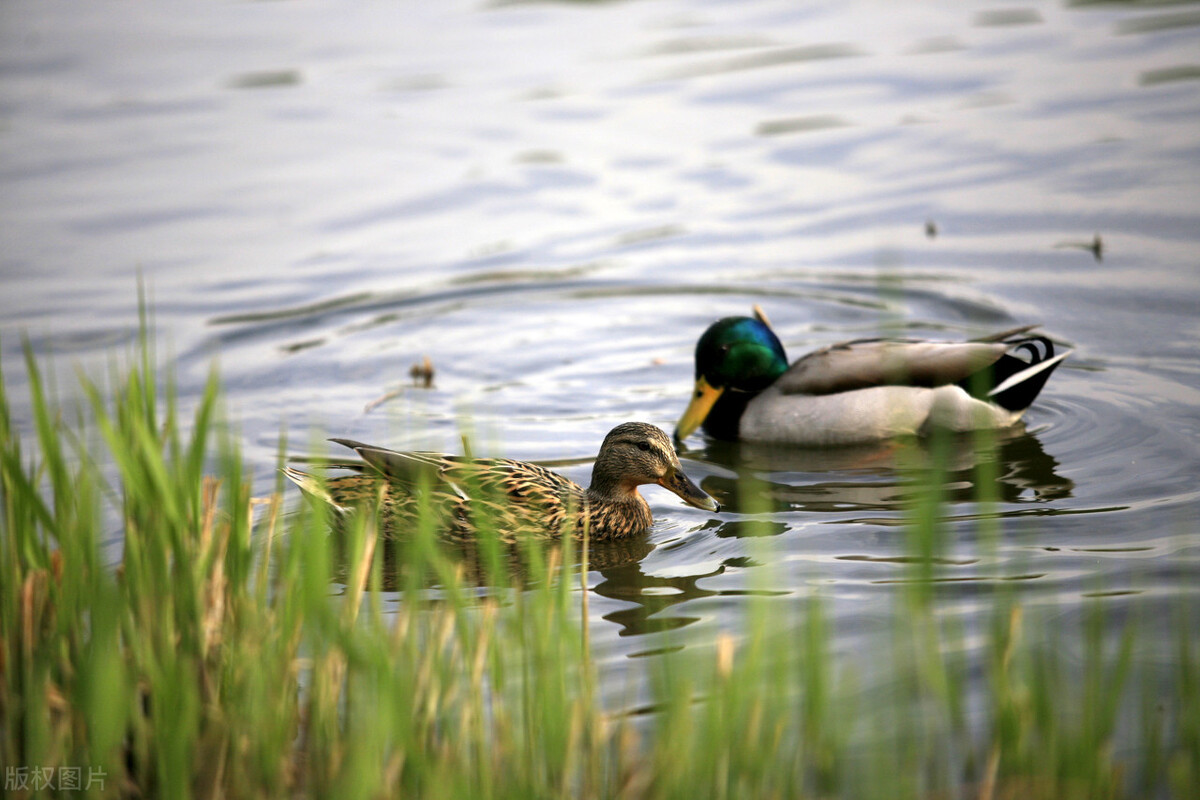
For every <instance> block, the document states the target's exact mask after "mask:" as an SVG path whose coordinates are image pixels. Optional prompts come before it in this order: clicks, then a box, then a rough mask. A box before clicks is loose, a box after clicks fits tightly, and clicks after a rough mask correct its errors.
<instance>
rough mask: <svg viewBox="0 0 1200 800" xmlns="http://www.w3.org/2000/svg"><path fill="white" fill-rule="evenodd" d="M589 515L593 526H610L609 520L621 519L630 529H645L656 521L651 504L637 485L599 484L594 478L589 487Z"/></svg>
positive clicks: (587, 493)
mask: <svg viewBox="0 0 1200 800" xmlns="http://www.w3.org/2000/svg"><path fill="white" fill-rule="evenodd" d="M586 495H587V503H588V517H589V518H590V519H591V520H592V526H593V528H595V527H597V526H599V527H609V525H610V524H611V523H610V522H609V520H611V519H613V518H614V517H615V518H618V519H621V520H623V522H624V525H622V526H621V527H627V528H628V529H629V530H631V531H634V530H639V531H640V530H645V529H646V528H649V527H650V524H651V523H652V522H654V516H653V515H652V514H651V513H650V505H649V504H648V503H647V502H646V498H644V497H642V495H641V493H640V492H639V491H638V490H637V487H636V486H633V487H628V488H627V487H623V486H620V485H619V484H611V483H605V482H601V483H600V485H597V482H596V480H595V479H594V478H593V480H592V485H591V486H589V487H588V488H587V492H586Z"/></svg>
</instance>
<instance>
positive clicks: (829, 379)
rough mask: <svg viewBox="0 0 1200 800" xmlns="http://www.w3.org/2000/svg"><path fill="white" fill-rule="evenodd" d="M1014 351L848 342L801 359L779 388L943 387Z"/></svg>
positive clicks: (997, 346) (999, 346)
mask: <svg viewBox="0 0 1200 800" xmlns="http://www.w3.org/2000/svg"><path fill="white" fill-rule="evenodd" d="M1006 333H1012V332H1011V331H1009V332H1006ZM1011 347H1012V343H1009V342H1003V341H972V342H917V341H885V340H880V339H863V340H859V341H853V342H844V343H842V344H835V345H832V346H830V347H826V348H824V349H822V350H817V351H815V352H813V353H809V354H808V355H806V356H804V357H802V358H800V359H799V360H798V361H796V363H794V364H793V365H792V366H791V368H790V369H788V371H787V372H785V373H784V374H783V375H781V376H780V378H779V380H777V381H776V382H775V386H777V387H778V388H779V390H780V391H781V392H782V393H783V394H835V393H837V392H849V391H853V390H855V389H866V388H868V387H871V386H943V385H946V384H950V383H957V382H959V381H961V380H963V379H965V378H967V377H969V376H970V375H972V374H974V373H975V372H977V371H979V370H981V369H983V368H984V367H987V366H989V365H991V364H994V363H995V362H996V361H998V360H999V359H1000V357H1001V356H1003V355H1004V354H1005V353H1006V352H1007V351H1008V350H1009V349H1010V348H1011Z"/></svg>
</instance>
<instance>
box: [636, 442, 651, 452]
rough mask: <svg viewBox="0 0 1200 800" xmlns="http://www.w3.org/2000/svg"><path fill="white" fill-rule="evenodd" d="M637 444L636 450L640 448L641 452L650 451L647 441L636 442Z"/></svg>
mask: <svg viewBox="0 0 1200 800" xmlns="http://www.w3.org/2000/svg"><path fill="white" fill-rule="evenodd" d="M637 446H638V450H641V451H642V452H643V453H649V452H650V443H649V442H638V443H637Z"/></svg>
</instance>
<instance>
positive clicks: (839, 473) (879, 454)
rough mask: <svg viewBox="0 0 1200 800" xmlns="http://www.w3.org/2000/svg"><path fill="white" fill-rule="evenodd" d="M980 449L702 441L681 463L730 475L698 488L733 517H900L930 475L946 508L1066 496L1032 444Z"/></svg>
mask: <svg viewBox="0 0 1200 800" xmlns="http://www.w3.org/2000/svg"><path fill="white" fill-rule="evenodd" d="M982 442H983V445H982V446H981V439H980V435H979V434H973V433H961V434H960V433H949V432H943V433H942V434H940V435H938V436H935V437H932V438H928V439H925V438H923V439H915V438H914V439H908V440H899V441H893V442H888V443H885V444H880V445H877V446H867V447H853V448H839V449H836V450H817V449H804V448H796V447H790V446H786V445H766V444H757V443H751V442H721V441H710V442H708V444H707V446H706V447H704V448H703V449H699V450H691V451H688V452H687V455H688V457H689V458H693V459H696V460H698V461H705V462H708V463H711V464H716V465H720V466H723V467H726V468H727V469H729V470H730V471H731V472H732V473H733V474H732V475H728V476H725V475H711V476H708V477H706V478H704V479H703V481H701V486H702V488H703V489H704V490H705V491H706V492H708V493H709V494H711V495H712V496H713V497H716V498H717V499H718V500H719V501H720V502H721V505H722V507H723V508H725V509H726V510H728V511H734V512H738V511H742V512H747V511H753V512H764V511H782V512H786V511H808V512H815V513H830V512H845V511H855V510H864V511H866V510H870V511H886V510H894V511H901V510H903V508H904V507H905V504H906V503H907V502H908V499H909V497H910V495H911V492H910V491H909V486H910V484H911V482H912V480H913V479H914V478H915V477H917V476H920V475H922V474H936V471H938V470H940V473H941V477H942V496H943V497H944V498H945V500H946V502H948V503H968V502H974V501H976V500H977V499H978V498H979V497H981V496H990V497H994V498H995V499H996V500H997V501H998V502H1001V503H1012V504H1028V503H1045V502H1048V501H1051V500H1058V499H1061V498H1066V497H1070V496H1071V492H1072V490H1073V489H1074V483H1073V482H1072V481H1071V480H1070V479H1068V478H1064V477H1063V476H1061V475H1059V474H1058V473H1057V472H1056V471H1055V470H1056V468H1057V467H1058V462H1057V461H1056V460H1055V459H1054V457H1053V456H1050V455H1049V454H1047V453H1046V451H1045V450H1044V449H1043V448H1042V444H1041V442H1040V441H1039V440H1038V438H1037V437H1036V436H1034V435H1032V434H1030V433H1026V432H1025V431H1023V430H1017V429H1014V430H1008V431H997V432H988V433H986V434H985V435H984V438H983V439H982ZM989 461H990V462H994V464H995V467H996V468H995V477H996V480H995V485H994V486H993V487H990V489H991V491H984V492H981V489H982V488H983V487H981V486H980V485H979V483H978V482H979V473H978V469H977V468H978V467H979V466H980V465H981V464H983V463H986V462H989ZM1001 513H1003V512H1001ZM734 535H736V534H734Z"/></svg>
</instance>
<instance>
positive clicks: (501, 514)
mask: <svg viewBox="0 0 1200 800" xmlns="http://www.w3.org/2000/svg"><path fill="white" fill-rule="evenodd" d="M331 441H334V442H337V443H338V444H342V445H345V446H346V447H349V448H351V449H352V450H354V451H355V452H356V453H358V454H359V455H360V456H361V457H362V459H363V461H364V462H365V463H358V462H356V463H354V464H337V465H333V466H337V467H339V468H344V469H352V470H354V471H355V474H353V475H347V476H343V477H337V478H330V479H328V480H326V481H320V480H317V479H316V478H314V477H313V476H312V475H309V474H307V473H304V472H301V471H299V470H296V469H292V468H291V467H286V468H284V470H283V472H284V474H285V475H287V476H288V477H289V478H291V479H292V480H293V481H295V482H296V484H297V485H299V487H300V488H301V489H303V490H304V491H305V492H307V493H308V494H310V495H313V496H314V497H317V498H319V499H321V500H324V501H326V502H328V503H330V504H331V505H332V506H333V507H334V508H335V509H337V510H338V511H339V512H341V513H347V512H350V511H353V510H354V509H355V508H357V507H358V506H360V505H363V504H369V503H373V502H376V501H378V503H379V508H380V526H379V529H380V532H381V534H382V535H383V536H384V537H385V538H398V537H399V536H402V535H403V534H404V533H405V532H406V531H411V530H413V529H414V528H415V526H416V525H417V524H418V523H417V519H418V514H419V513H420V511H421V510H422V507H425V506H427V509H428V511H429V512H431V513H433V514H434V515H435V518H434V519H435V526H436V528H437V529H438V530H439V531H440V532H441V533H443V534H444V535H446V536H447V537H449V538H452V539H469V538H471V537H472V536H473V535H474V533H475V530H476V528H477V527H478V526H482V525H487V526H489V527H493V528H494V529H495V530H496V532H497V533H499V534H500V536H501V538H502V539H504V540H506V541H512V540H514V539H515V538H516V535H517V533H518V532H521V531H525V532H529V533H531V534H532V535H534V536H540V537H556V536H560V535H561V534H563V533H570V534H571V535H573V536H575V537H577V538H578V537H582V536H583V534H584V531H585V529H586V530H587V532H588V535H589V536H590V537H591V538H592V539H593V540H601V539H622V538H627V537H630V536H636V535H637V534H639V533H642V532H643V531H645V530H646V529H647V528H649V527H650V523H651V522H653V518H652V517H651V515H650V506H649V505H647V504H646V500H645V498H643V497H642V496H641V495H640V494H638V490H637V487H638V486H641V485H642V484H647V483H657V484H658V485H659V486H662V487H663V488H664V489H667V490H668V491H671V492H674V493H675V494H677V495H679V497H680V498H682V499H683V501H684V502H685V503H687V504H688V505H691V506H695V507H696V508H701V509H704V510H705V511H719V510H720V505H719V504H718V503H717V501H716V500H714V499H712V498H711V497H709V496H708V495H707V494H705V493H704V492H703V491H702V490H701V489H700V488H699V487H698V486H696V484H694V483H692V481H691V480H690V479H689V478H688V476H687V475H685V474H684V473H683V468H682V467H681V466H680V465H679V459H678V458H677V457H676V455H675V449H674V448H673V447H672V445H671V440H670V439H668V438H667V435H666V434H665V433H663V431H661V430H660V429H658V428H656V427H654V426H653V425H647V424H645V423H642V422H626V423H624V424H622V425H618V426H617V427H615V428H613V429H612V431H610V432H609V434H608V436H606V437H604V443H603V444H602V445H600V454H599V455H598V456H596V463H595V466H594V467H593V468H592V483H591V486H589V487H588V488H587V489H584V488H583V487H582V486H579V485H578V484H576V483H575V482H573V481H570V480H568V479H567V478H564V477H563V476H561V475H559V474H557V473H554V472H551V471H550V470H548V469H545V468H543V467H540V466H538V465H537V464H530V463H528V462H525V461H511V460H509V459H500V458H496V459H490V458H470V457H467V456H449V455H443V454H441V453H401V452H396V451H394V450H385V449H384V448H382V447H372V446H371V445H366V444H362V443H360V442H354V441H350V440H348V439H332V440H331ZM420 487H426V497H424V498H423V497H422V496H421V488H420Z"/></svg>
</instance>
